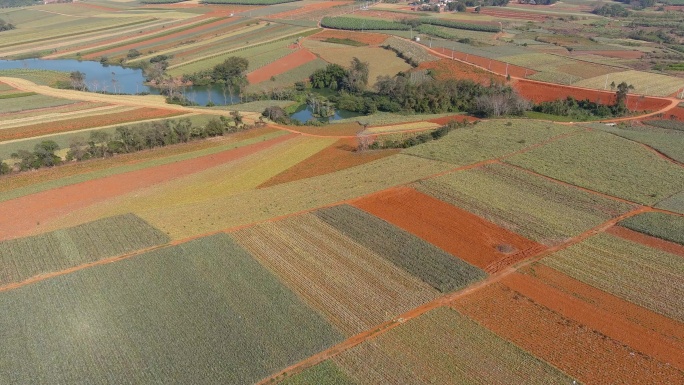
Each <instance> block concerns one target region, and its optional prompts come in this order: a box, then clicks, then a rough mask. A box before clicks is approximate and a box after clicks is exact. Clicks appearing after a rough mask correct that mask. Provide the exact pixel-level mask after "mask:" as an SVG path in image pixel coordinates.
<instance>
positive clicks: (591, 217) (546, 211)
mask: <svg viewBox="0 0 684 385" xmlns="http://www.w3.org/2000/svg"><path fill="white" fill-rule="evenodd" d="M414 186H415V187H416V189H418V190H419V191H422V192H424V193H426V194H430V195H432V196H434V197H435V198H438V199H440V200H443V201H445V202H448V203H451V204H453V205H455V206H458V207H461V208H464V209H466V210H468V211H470V212H472V213H474V214H477V215H478V216H481V217H483V218H485V219H487V220H489V221H491V222H494V223H496V224H498V225H500V226H502V227H504V228H506V229H508V230H511V231H513V232H515V233H518V234H520V235H522V236H524V237H526V238H529V239H533V240H535V241H537V242H540V243H544V244H556V243H559V242H563V241H565V240H566V239H567V238H570V237H573V236H576V235H578V234H580V233H582V232H583V231H586V230H588V229H591V228H593V227H595V226H598V225H599V224H601V223H603V222H605V221H607V220H609V219H610V218H613V217H616V216H618V215H620V214H623V213H625V212H627V211H629V210H630V209H632V208H633V206H631V205H628V204H625V203H622V202H619V201H615V200H612V199H608V198H604V197H602V196H598V195H596V194H592V193H589V192H585V191H582V190H579V189H576V188H573V187H569V186H565V185H563V184H560V183H556V182H553V181H549V180H547V179H545V178H543V177H540V176H536V175H533V174H530V173H528V172H525V171H522V170H518V169H516V168H513V167H510V166H506V165H501V164H491V165H487V166H484V167H481V168H477V169H472V170H467V171H462V172H454V173H450V174H447V175H444V176H440V177H437V178H432V179H426V180H423V181H420V182H418V183H416V184H415V185H414Z"/></svg>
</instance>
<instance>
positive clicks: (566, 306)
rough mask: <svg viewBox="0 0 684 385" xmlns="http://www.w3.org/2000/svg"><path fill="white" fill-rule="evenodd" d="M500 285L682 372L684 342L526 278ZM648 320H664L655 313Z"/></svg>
mask: <svg viewBox="0 0 684 385" xmlns="http://www.w3.org/2000/svg"><path fill="white" fill-rule="evenodd" d="M501 282H502V283H503V284H504V285H506V286H508V287H509V288H511V289H512V290H515V291H516V292H518V293H520V294H522V295H524V296H525V297H527V298H529V299H530V300H532V301H533V302H534V303H536V304H539V305H541V306H544V307H546V308H549V309H551V310H553V311H554V312H556V313H557V314H559V315H561V316H562V317H565V318H568V319H571V320H573V321H576V322H579V323H581V324H582V325H586V326H587V327H589V328H591V329H593V330H596V331H598V332H599V333H601V334H603V335H606V336H608V337H610V338H612V339H614V340H616V341H620V342H622V343H624V344H626V345H627V346H629V347H631V348H633V349H635V350H637V351H639V352H640V353H642V354H645V355H647V356H650V357H653V358H656V359H658V360H660V361H662V362H668V363H670V364H671V365H672V366H674V367H676V368H678V369H680V370H682V369H684V354H683V353H684V341H678V342H674V341H671V340H669V339H668V338H667V337H666V336H663V335H661V334H660V333H657V332H655V331H653V330H650V329H648V328H646V327H644V326H642V325H639V324H637V323H635V322H632V321H630V320H628V319H626V318H621V317H616V316H615V315H614V314H613V313H612V312H611V311H610V310H606V309H601V308H598V307H597V306H594V305H593V304H590V303H588V302H585V301H584V300H582V299H580V298H577V297H576V296H573V295H572V294H569V293H563V292H561V291H559V290H556V289H554V288H552V287H551V286H548V285H545V284H544V283H543V282H541V281H539V280H537V279H535V278H533V277H531V276H529V275H522V274H518V273H516V274H511V275H509V276H507V277H505V278H504V279H502V280H501ZM652 318H654V319H656V320H660V319H663V320H664V319H667V318H665V317H663V316H659V315H656V314H655V313H654V314H653V315H652ZM655 322H656V323H657V322H658V321H655Z"/></svg>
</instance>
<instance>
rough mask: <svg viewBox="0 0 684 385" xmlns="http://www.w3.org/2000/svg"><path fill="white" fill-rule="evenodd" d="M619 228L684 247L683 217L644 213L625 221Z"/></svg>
mask: <svg viewBox="0 0 684 385" xmlns="http://www.w3.org/2000/svg"><path fill="white" fill-rule="evenodd" d="M620 226H624V227H627V228H628V229H632V230H634V231H638V232H640V233H644V234H648V235H651V236H654V237H658V238H662V239H664V240H666V241H670V242H676V243H679V244H680V245H684V217H681V216H677V215H670V214H664V213H644V214H639V215H637V216H634V217H631V218H628V219H625V220H624V221H622V222H620Z"/></svg>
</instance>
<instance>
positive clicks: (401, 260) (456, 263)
mask: <svg viewBox="0 0 684 385" xmlns="http://www.w3.org/2000/svg"><path fill="white" fill-rule="evenodd" d="M315 214H316V216H318V217H319V218H321V219H322V220H323V221H325V222H326V223H328V224H330V225H331V226H333V227H335V228H336V229H338V230H339V231H341V232H342V233H344V234H345V235H347V236H349V237H351V238H352V239H354V240H355V241H357V242H359V243H360V244H362V245H364V246H365V247H367V248H369V249H371V250H373V251H374V252H376V253H378V254H379V255H381V256H383V257H384V258H387V259H388V260H389V261H391V262H392V263H394V264H396V265H397V266H400V267H401V268H403V269H404V270H406V271H407V272H408V273H410V274H413V275H415V276H416V277H418V278H420V279H421V280H423V281H425V282H426V283H428V284H429V285H431V286H432V287H434V288H436V289H437V290H439V291H441V292H443V293H446V292H450V291H454V290H458V289H461V288H463V287H464V286H466V285H468V284H470V283H472V282H474V281H477V280H479V279H482V278H484V277H485V276H486V274H485V273H484V272H483V271H482V270H480V269H478V268H476V267H474V266H472V265H470V264H468V263H466V262H464V261H462V260H460V259H458V258H456V257H454V256H452V255H450V254H448V253H446V252H445V251H443V250H441V249H439V248H437V247H435V246H433V245H431V244H429V243H427V242H425V241H423V240H422V239H420V238H418V237H416V236H414V235H412V234H410V233H408V232H406V231H404V230H402V229H400V228H398V227H396V226H394V225H392V224H390V223H388V222H385V221H384V220H382V219H380V218H377V217H375V216H373V215H371V214H368V213H366V212H365V211H362V210H359V209H357V208H355V207H352V206H348V205H342V206H335V207H331V208H328V209H322V210H318V211H316V212H315Z"/></svg>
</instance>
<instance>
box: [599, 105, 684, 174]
mask: <svg viewBox="0 0 684 385" xmlns="http://www.w3.org/2000/svg"><path fill="white" fill-rule="evenodd" d="M666 114H667V113H666ZM659 122H665V124H660V125H661V127H663V126H664V127H663V128H665V129H666V130H658V129H651V130H644V129H641V128H637V129H632V128H624V129H623V128H619V127H610V126H606V125H603V124H600V125H596V127H599V128H600V129H601V130H602V131H606V132H610V133H612V134H615V135H617V136H621V137H623V138H627V139H629V140H633V141H636V142H639V143H643V144H645V145H647V146H649V147H652V148H654V149H656V150H657V151H658V152H661V153H663V154H665V155H667V156H669V157H670V158H672V159H674V160H676V161H679V162H682V163H684V132H677V131H675V132H672V131H669V130H667V129H668V128H669V129H672V128H675V129H676V128H677V127H682V128H684V122H678V121H676V120H660V121H659ZM646 124H649V125H652V121H648V122H646ZM655 126H658V123H656V124H655Z"/></svg>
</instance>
